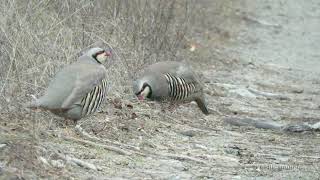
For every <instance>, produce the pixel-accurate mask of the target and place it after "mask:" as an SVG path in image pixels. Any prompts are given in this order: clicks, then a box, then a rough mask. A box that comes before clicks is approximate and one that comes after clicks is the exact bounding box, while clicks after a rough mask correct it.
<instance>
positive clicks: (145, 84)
mask: <svg viewBox="0 0 320 180" xmlns="http://www.w3.org/2000/svg"><path fill="white" fill-rule="evenodd" d="M147 86H149V85H148V84H147V83H144V84H143V85H142V88H141V90H140V91H139V92H137V93H136V95H139V94H140V93H142V91H144V89H145V88H146V87H147ZM149 87H150V86H149Z"/></svg>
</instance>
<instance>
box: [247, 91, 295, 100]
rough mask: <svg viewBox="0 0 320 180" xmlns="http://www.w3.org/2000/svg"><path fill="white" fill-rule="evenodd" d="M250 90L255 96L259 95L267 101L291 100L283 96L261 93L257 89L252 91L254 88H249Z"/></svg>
mask: <svg viewBox="0 0 320 180" xmlns="http://www.w3.org/2000/svg"><path fill="white" fill-rule="evenodd" d="M248 90H249V91H250V92H251V93H253V94H256V95H259V96H264V97H266V98H267V99H279V100H290V98H289V97H287V96H284V95H281V94H274V93H269V92H262V91H259V90H256V89H252V88H248Z"/></svg>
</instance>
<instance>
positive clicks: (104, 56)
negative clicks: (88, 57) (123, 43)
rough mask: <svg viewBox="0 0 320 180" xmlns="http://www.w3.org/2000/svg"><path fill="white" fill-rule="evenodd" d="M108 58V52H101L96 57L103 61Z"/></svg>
mask: <svg viewBox="0 0 320 180" xmlns="http://www.w3.org/2000/svg"><path fill="white" fill-rule="evenodd" d="M107 58H108V56H107V54H106V53H101V54H99V55H97V57H96V59H97V60H98V61H99V62H101V63H103V62H105V61H106V60H107Z"/></svg>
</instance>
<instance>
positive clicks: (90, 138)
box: [75, 124, 140, 151]
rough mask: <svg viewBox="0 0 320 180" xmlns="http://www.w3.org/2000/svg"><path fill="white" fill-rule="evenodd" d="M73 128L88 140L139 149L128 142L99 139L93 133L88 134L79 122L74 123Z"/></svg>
mask: <svg viewBox="0 0 320 180" xmlns="http://www.w3.org/2000/svg"><path fill="white" fill-rule="evenodd" d="M75 130H76V132H77V133H78V134H79V135H80V136H82V137H84V138H86V139H89V140H90V141H95V142H103V143H111V144H114V145H117V146H120V147H126V148H129V149H133V150H136V151H139V150H140V149H139V148H138V147H134V146H130V145H128V144H122V143H118V142H113V141H109V140H106V139H101V138H98V137H96V136H93V135H90V134H89V133H87V132H86V131H85V130H84V129H83V128H82V127H81V125H80V124H78V125H76V127H75Z"/></svg>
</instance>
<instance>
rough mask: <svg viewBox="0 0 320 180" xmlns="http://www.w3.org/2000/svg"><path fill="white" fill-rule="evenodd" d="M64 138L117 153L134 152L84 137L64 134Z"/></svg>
mask: <svg viewBox="0 0 320 180" xmlns="http://www.w3.org/2000/svg"><path fill="white" fill-rule="evenodd" d="M62 138H63V139H64V140H67V141H74V142H77V143H81V144H86V145H90V146H96V147H101V148H104V149H106V150H109V151H113V152H116V153H118V154H121V155H131V154H132V153H131V152H128V151H126V150H123V149H120V148H118V147H114V146H109V145H105V144H98V143H95V142H92V141H88V140H82V139H77V138H74V137H66V136H63V137H62Z"/></svg>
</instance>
